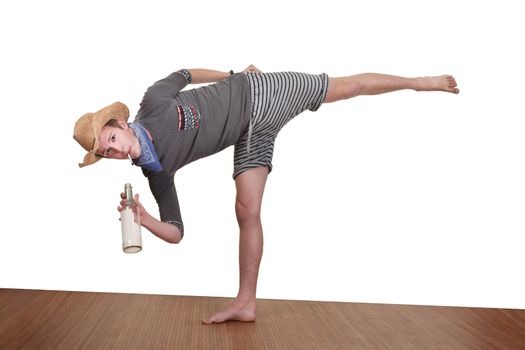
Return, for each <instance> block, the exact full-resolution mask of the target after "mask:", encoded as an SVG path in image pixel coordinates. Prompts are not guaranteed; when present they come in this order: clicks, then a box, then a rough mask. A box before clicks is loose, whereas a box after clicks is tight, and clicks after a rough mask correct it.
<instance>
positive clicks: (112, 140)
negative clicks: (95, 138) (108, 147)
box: [111, 134, 117, 142]
mask: <svg viewBox="0 0 525 350" xmlns="http://www.w3.org/2000/svg"><path fill="white" fill-rule="evenodd" d="M116 138H117V137H116V136H115V135H114V134H113V135H111V142H115V139H116Z"/></svg>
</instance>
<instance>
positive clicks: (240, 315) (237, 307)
mask: <svg viewBox="0 0 525 350" xmlns="http://www.w3.org/2000/svg"><path fill="white" fill-rule="evenodd" d="M226 321H242V322H253V321H255V301H254V302H249V303H245V304H242V303H240V302H238V301H237V300H235V301H234V302H233V303H231V305H230V306H228V307H226V308H224V309H223V310H221V311H219V312H217V313H216V314H215V315H213V316H211V317H210V318H208V319H207V320H202V323H203V324H213V323H222V322H226Z"/></svg>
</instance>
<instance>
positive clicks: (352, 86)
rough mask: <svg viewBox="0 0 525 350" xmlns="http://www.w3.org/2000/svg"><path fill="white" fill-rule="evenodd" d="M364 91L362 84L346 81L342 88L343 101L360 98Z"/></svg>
mask: <svg viewBox="0 0 525 350" xmlns="http://www.w3.org/2000/svg"><path fill="white" fill-rule="evenodd" d="M362 90H363V87H362V86H361V84H359V83H358V82H356V81H352V80H351V81H345V82H344V84H343V87H342V92H341V94H342V95H343V97H342V98H343V99H348V98H352V97H356V96H359V95H360V94H361V91H362Z"/></svg>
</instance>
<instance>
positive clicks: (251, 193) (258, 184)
mask: <svg viewBox="0 0 525 350" xmlns="http://www.w3.org/2000/svg"><path fill="white" fill-rule="evenodd" d="M267 177H268V168H266V167H259V168H254V169H250V170H248V171H245V172H244V173H242V174H240V175H239V176H237V177H236V178H235V186H236V188H237V198H236V200H235V212H236V214H237V221H238V223H239V230H240V237H239V277H240V281H239V293H238V294H237V297H236V298H235V300H234V301H233V302H232V303H231V304H230V305H228V306H227V307H226V308H225V309H223V310H221V311H219V312H217V313H216V314H215V315H213V316H211V317H210V318H208V319H207V320H203V321H202V322H203V323H204V324H212V323H221V322H225V321H230V320H236V321H246V322H250V321H255V315H256V306H255V297H256V290H257V277H258V275H259V264H260V263H261V258H262V253H263V230H262V224H261V204H262V197H263V193H264V187H265V185H266V179H267Z"/></svg>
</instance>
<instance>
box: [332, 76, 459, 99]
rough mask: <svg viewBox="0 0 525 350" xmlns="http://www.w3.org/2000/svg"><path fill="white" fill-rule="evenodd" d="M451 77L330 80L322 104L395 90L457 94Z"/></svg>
mask: <svg viewBox="0 0 525 350" xmlns="http://www.w3.org/2000/svg"><path fill="white" fill-rule="evenodd" d="M456 86H457V84H456V80H455V79H454V77H453V76H451V75H440V76H434V77H420V78H405V77H397V76H393V75H386V74H378V73H364V74H358V75H352V76H349V77H340V78H330V82H329V84H328V91H327V93H326V97H325V100H324V102H325V103H328V102H335V101H339V100H345V99H348V98H352V97H355V96H359V95H378V94H384V93H386V92H392V91H397V90H404V89H411V90H416V91H444V92H452V93H455V94H457V93H459V89H458V88H456Z"/></svg>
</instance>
